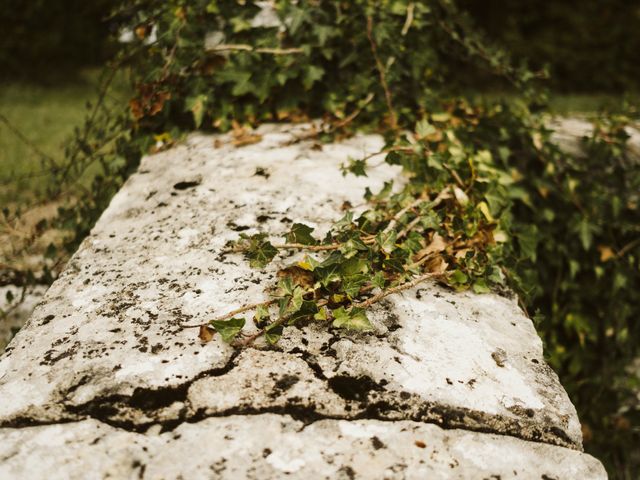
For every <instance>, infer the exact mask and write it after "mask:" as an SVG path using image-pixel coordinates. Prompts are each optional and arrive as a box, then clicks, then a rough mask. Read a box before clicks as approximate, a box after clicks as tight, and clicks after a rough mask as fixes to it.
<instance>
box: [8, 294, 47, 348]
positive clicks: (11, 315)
mask: <svg viewBox="0 0 640 480" xmlns="http://www.w3.org/2000/svg"><path fill="white" fill-rule="evenodd" d="M24 288H25V287H18V286H15V285H5V286H3V287H0V352H1V351H3V350H4V348H5V347H6V346H7V344H8V343H9V342H10V341H11V339H12V338H13V336H14V335H15V334H16V332H18V330H20V328H22V325H24V323H25V322H26V321H27V319H28V318H29V316H30V315H31V313H32V312H33V309H34V308H35V307H36V305H37V304H38V303H39V302H40V301H41V300H42V297H43V295H44V293H45V292H46V291H47V288H48V287H45V286H43V285H34V286H29V287H26V290H24ZM23 290H24V291H23ZM9 292H10V293H11V296H12V297H13V299H12V301H11V302H9V301H8V299H7V298H8V297H7V293H9Z"/></svg>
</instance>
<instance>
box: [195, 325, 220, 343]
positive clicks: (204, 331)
mask: <svg viewBox="0 0 640 480" xmlns="http://www.w3.org/2000/svg"><path fill="white" fill-rule="evenodd" d="M215 334H216V331H215V330H212V329H210V328H209V327H208V326H207V325H200V333H198V338H199V339H200V340H201V341H202V343H208V342H210V341H211V340H213V336H214V335H215Z"/></svg>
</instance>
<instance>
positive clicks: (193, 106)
mask: <svg viewBox="0 0 640 480" xmlns="http://www.w3.org/2000/svg"><path fill="white" fill-rule="evenodd" d="M208 98H209V97H208V96H207V95H197V96H195V97H189V98H188V99H187V101H186V106H187V109H188V110H189V111H190V112H191V114H192V115H193V123H194V124H195V126H196V128H200V125H202V117H203V116H204V111H205V105H206V103H207V100H208Z"/></svg>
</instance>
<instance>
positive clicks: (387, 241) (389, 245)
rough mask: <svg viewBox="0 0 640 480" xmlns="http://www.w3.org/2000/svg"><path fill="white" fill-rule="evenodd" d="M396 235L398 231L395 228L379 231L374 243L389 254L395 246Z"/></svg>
mask: <svg viewBox="0 0 640 480" xmlns="http://www.w3.org/2000/svg"><path fill="white" fill-rule="evenodd" d="M397 237H398V233H397V232H396V231H395V230H391V231H390V232H380V233H379V234H378V235H376V243H377V244H378V246H379V247H380V249H381V250H382V251H383V252H384V253H386V254H389V253H391V252H393V250H395V248H396V238H397Z"/></svg>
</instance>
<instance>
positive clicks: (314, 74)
mask: <svg viewBox="0 0 640 480" xmlns="http://www.w3.org/2000/svg"><path fill="white" fill-rule="evenodd" d="M323 76H324V68H322V67H319V66H317V65H309V66H308V67H307V72H306V74H305V76H304V80H303V85H304V88H305V90H309V89H310V88H311V87H312V86H313V84H314V83H315V82H317V81H318V80H320V79H321V78H322V77H323Z"/></svg>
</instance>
